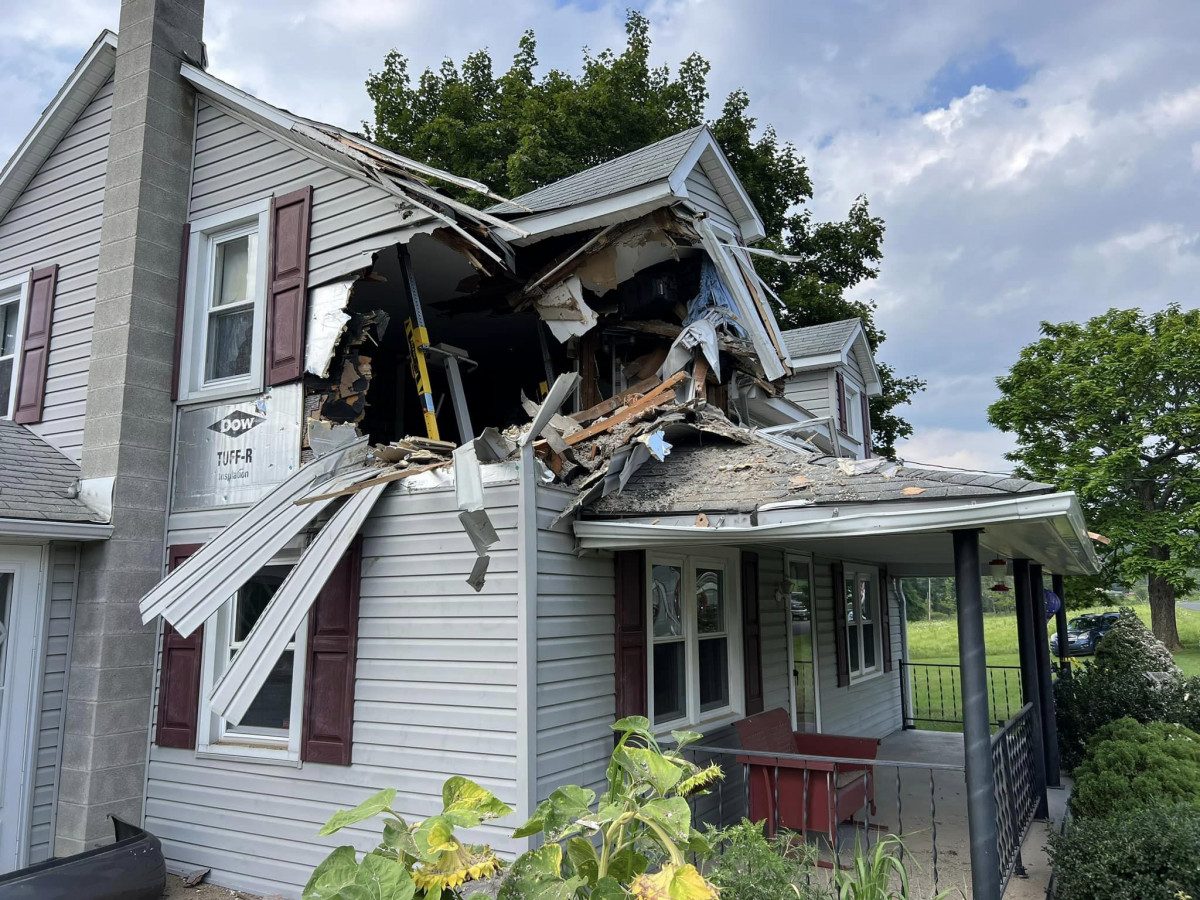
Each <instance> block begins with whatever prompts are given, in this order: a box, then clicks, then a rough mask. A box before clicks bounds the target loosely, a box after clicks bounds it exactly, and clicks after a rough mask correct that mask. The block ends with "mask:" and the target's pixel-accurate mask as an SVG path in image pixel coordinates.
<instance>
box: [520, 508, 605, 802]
mask: <svg viewBox="0 0 1200 900" xmlns="http://www.w3.org/2000/svg"><path fill="white" fill-rule="evenodd" d="M572 496H573V495H572V494H571V493H569V492H567V491H564V490H562V489H561V488H553V487H544V488H541V489H540V490H539V491H538V572H537V586H538V599H537V603H538V608H537V673H538V678H537V682H538V683H537V799H538V800H539V801H541V800H543V799H545V798H546V797H547V796H548V795H549V794H550V792H551V791H553V790H554V789H555V788H556V787H559V786H561V785H564V784H579V785H583V786H584V787H590V788H592V789H593V790H595V789H598V788H599V786H600V785H601V784H602V782H603V781H604V772H605V766H606V764H607V762H608V757H609V754H610V753H612V747H613V738H612V734H613V732H612V728H611V727H610V726H611V725H612V723H613V721H614V720H615V719H616V682H615V679H614V649H615V647H614V634H615V630H616V619H615V607H614V604H615V600H614V584H615V582H614V578H613V561H612V554H611V553H608V552H600V553H596V552H590V553H588V554H585V555H583V556H580V555H577V554H576V553H575V537H574V534H573V533H572V532H571V527H570V523H569V522H563V523H560V524H559V525H558V526H557V527H554V528H553V529H552V528H551V527H550V525H551V523H552V522H553V520H554V517H555V516H556V515H558V513H559V511H560V510H561V509H562V508H563V507H564V506H565V505H566V504H567V502H568V501H569V500H570V499H571V497H572Z"/></svg>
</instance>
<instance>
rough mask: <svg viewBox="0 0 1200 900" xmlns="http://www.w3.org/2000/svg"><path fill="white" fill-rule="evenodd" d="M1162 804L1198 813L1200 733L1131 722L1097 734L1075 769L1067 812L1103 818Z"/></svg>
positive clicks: (1120, 723)
mask: <svg viewBox="0 0 1200 900" xmlns="http://www.w3.org/2000/svg"><path fill="white" fill-rule="evenodd" d="M1162 803H1169V804H1174V803H1188V804H1191V805H1193V806H1195V807H1196V808H1197V809H1200V734H1196V733H1195V732H1194V731H1191V730H1190V729H1187V728H1184V727H1183V726H1182V725H1173V724H1168V723H1165V722H1153V723H1151V724H1149V725H1142V724H1140V723H1139V722H1137V721H1135V720H1134V719H1130V718H1125V719H1119V720H1118V721H1116V722H1112V723H1111V724H1109V725H1105V726H1104V727H1103V728H1101V729H1100V730H1099V731H1097V732H1096V734H1095V735H1094V736H1093V737H1092V740H1091V742H1090V743H1089V744H1088V749H1087V756H1086V757H1085V758H1084V761H1083V762H1082V763H1081V764H1080V765H1079V766H1078V768H1076V770H1075V790H1074V791H1073V793H1072V794H1071V811H1072V812H1074V813H1075V815H1077V816H1081V817H1092V816H1095V817H1103V816H1114V815H1124V814H1126V813H1129V812H1131V811H1133V810H1136V809H1140V808H1142V807H1145V806H1153V805H1155V804H1162ZM1198 849H1200V848H1198Z"/></svg>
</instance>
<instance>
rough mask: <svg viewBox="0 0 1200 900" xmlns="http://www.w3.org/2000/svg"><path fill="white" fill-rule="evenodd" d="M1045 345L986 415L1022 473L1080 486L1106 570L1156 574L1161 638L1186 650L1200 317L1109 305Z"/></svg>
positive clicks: (1155, 620)
mask: <svg viewBox="0 0 1200 900" xmlns="http://www.w3.org/2000/svg"><path fill="white" fill-rule="evenodd" d="M1041 332H1042V338H1041V339H1040V340H1038V341H1036V342H1035V343H1033V344H1030V345H1029V346H1027V347H1025V348H1024V349H1023V350H1022V351H1021V355H1020V358H1019V359H1018V360H1017V362H1016V364H1015V365H1014V366H1013V367H1012V370H1011V371H1010V372H1009V374H1008V375H1006V376H1004V377H1002V378H999V379H997V384H998V385H999V387H1000V391H1001V394H1002V396H1001V399H999V400H997V401H996V402H995V403H994V404H992V406H991V408H990V409H989V410H988V416H989V418H990V419H991V422H992V424H993V425H995V426H996V427H997V428H1000V429H1001V430H1003V431H1008V432H1012V433H1013V434H1015V435H1016V438H1017V449H1016V450H1015V451H1013V452H1012V453H1010V454H1008V458H1009V459H1011V460H1013V461H1014V462H1016V463H1018V464H1019V470H1020V472H1021V473H1022V474H1024V475H1027V476H1030V477H1033V478H1036V479H1039V480H1041V481H1048V482H1051V483H1053V484H1055V485H1057V486H1058V487H1059V488H1060V489H1062V490H1071V491H1075V492H1076V493H1077V494H1078V495H1079V498H1080V500H1081V502H1082V503H1083V504H1084V506H1085V508H1086V510H1087V512H1088V515H1089V521H1090V522H1091V523H1092V527H1093V528H1094V529H1095V530H1097V531H1099V532H1101V533H1103V534H1104V535H1106V536H1107V537H1109V538H1110V539H1111V544H1109V545H1107V546H1102V547H1101V548H1100V551H1101V554H1102V556H1103V559H1104V561H1105V563H1106V569H1107V570H1108V571H1107V572H1106V575H1107V576H1109V577H1111V578H1112V579H1114V580H1116V581H1119V582H1120V583H1122V584H1125V585H1129V584H1132V583H1133V582H1135V581H1136V580H1137V579H1139V578H1142V577H1148V578H1149V599H1150V616H1151V624H1152V627H1153V629H1154V634H1155V635H1156V636H1157V637H1158V639H1159V640H1161V641H1162V642H1163V643H1164V644H1166V645H1167V646H1168V647H1170V648H1172V649H1176V648H1178V647H1179V646H1180V644H1179V632H1178V630H1177V629H1176V624H1175V594H1176V591H1188V590H1191V589H1192V588H1194V587H1195V584H1196V582H1195V572H1194V570H1195V567H1196V566H1197V565H1198V564H1200V541H1197V538H1196V534H1197V524H1198V522H1200V507H1198V505H1197V504H1198V503H1200V479H1197V470H1196V464H1197V459H1196V453H1197V452H1198V451H1200V405H1198V398H1200V311H1198V310H1181V309H1180V308H1179V307H1178V306H1174V305H1172V306H1170V307H1168V308H1167V309H1165V310H1162V311H1161V312H1155V313H1149V314H1145V313H1143V312H1142V311H1141V310H1138V309H1124V310H1123V309H1111V310H1109V311H1108V312H1107V313H1105V314H1104V315H1101V316H1097V317H1095V318H1093V319H1091V320H1089V321H1088V322H1086V323H1084V324H1082V325H1080V324H1077V323H1074V322H1066V323H1063V324H1060V325H1054V324H1051V323H1049V322H1043V323H1042V327H1041Z"/></svg>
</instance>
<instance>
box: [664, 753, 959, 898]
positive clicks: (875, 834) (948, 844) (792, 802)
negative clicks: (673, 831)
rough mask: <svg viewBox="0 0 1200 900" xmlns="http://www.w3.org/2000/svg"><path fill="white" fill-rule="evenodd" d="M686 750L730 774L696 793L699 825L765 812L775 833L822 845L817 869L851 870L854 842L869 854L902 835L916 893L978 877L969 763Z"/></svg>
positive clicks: (695, 815)
mask: <svg viewBox="0 0 1200 900" xmlns="http://www.w3.org/2000/svg"><path fill="white" fill-rule="evenodd" d="M686 753H687V755H688V757H689V758H690V759H691V760H692V761H693V762H695V763H697V764H698V765H702V766H703V765H709V764H711V763H716V764H718V765H720V766H721V769H722V771H723V772H724V773H725V777H724V779H723V780H721V781H720V782H718V783H717V784H716V785H715V786H714V787H713V788H712V790H711V791H710V792H709V793H708V794H705V795H702V796H697V797H693V798H692V799H691V800H689V804H690V805H691V808H692V820H693V823H694V827H696V828H698V829H700V830H701V831H703V829H704V826H705V825H713V826H715V827H717V828H725V827H728V826H730V825H733V824H736V823H737V822H739V821H741V820H742V819H743V818H748V819H754V820H760V819H761V820H763V821H764V822H765V824H766V830H767V833H768V835H770V834H776V833H778V832H780V831H782V830H786V831H789V832H792V833H794V834H796V835H798V836H799V838H800V839H801V840H804V841H805V842H806V843H809V844H811V845H814V846H815V847H816V849H817V852H818V866H819V869H818V871H820V870H828V869H832V868H833V867H834V866H838V867H841V868H845V867H847V866H848V865H850V864H852V863H853V857H854V851H855V847H856V845H857V846H861V847H862V848H863V850H864V852H869V851H871V849H872V848H873V847H874V846H875V845H876V844H877V843H878V842H879V840H880V839H881V838H882V837H885V836H886V835H889V834H895V835H898V836H900V838H901V841H902V849H900V850H899V851H898V853H899V855H900V856H901V857H902V859H903V861H904V862H905V863H906V867H907V869H908V873H909V878H910V890H911V896H913V897H923V896H936V895H937V894H938V893H939V892H940V891H941V890H942V889H945V888H949V889H951V890H953V889H956V888H957V889H963V890H964V891H966V890H967V888H968V886H969V884H970V862H969V852H968V845H967V842H966V833H965V832H966V830H965V829H964V828H962V827H961V824H960V823H961V820H962V819H963V810H962V809H961V804H962V802H963V800H962V797H963V795H964V793H965V791H964V782H965V774H964V773H965V767H964V766H963V765H961V764H956V763H933V762H910V761H899V760H884V759H876V760H869V761H866V760H862V759H854V758H849V757H835V756H812V755H808V754H797V753H774V752H761V751H747V750H739V749H735V748H729V747H715V746H703V745H696V746H692V747H689V748H687V751H686ZM781 776H782V777H781ZM856 779H857V780H858V786H859V789H858V790H857V791H855V790H854V788H853V785H854V783H855V780H856ZM831 788H833V790H831ZM848 788H849V789H848ZM831 793H832V795H833V798H834V806H833V807H832V808H831V807H830V806H829V805H828V802H827V801H828V799H829V795H830V794H831ZM838 798H848V802H839V800H838ZM955 807H960V808H958V809H955ZM830 813H832V816H831V815H830ZM831 818H832V821H833V824H832V826H831V825H830V819H831ZM948 823H954V825H953V827H947V824H948ZM817 877H818V878H820V877H821V876H820V875H818V876H817ZM897 887H898V885H897Z"/></svg>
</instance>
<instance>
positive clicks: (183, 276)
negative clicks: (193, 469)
mask: <svg viewBox="0 0 1200 900" xmlns="http://www.w3.org/2000/svg"><path fill="white" fill-rule="evenodd" d="M191 238H192V226H191V225H188V224H187V223H186V222H185V223H184V226H183V240H182V241H181V242H180V246H179V290H178V291H177V292H176V294H175V356H174V362H173V364H172V366H171V399H172V400H178V399H179V361H180V359H181V358H182V355H183V317H184V304H185V302H186V300H187V264H188V244H189V243H190V241H191Z"/></svg>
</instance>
